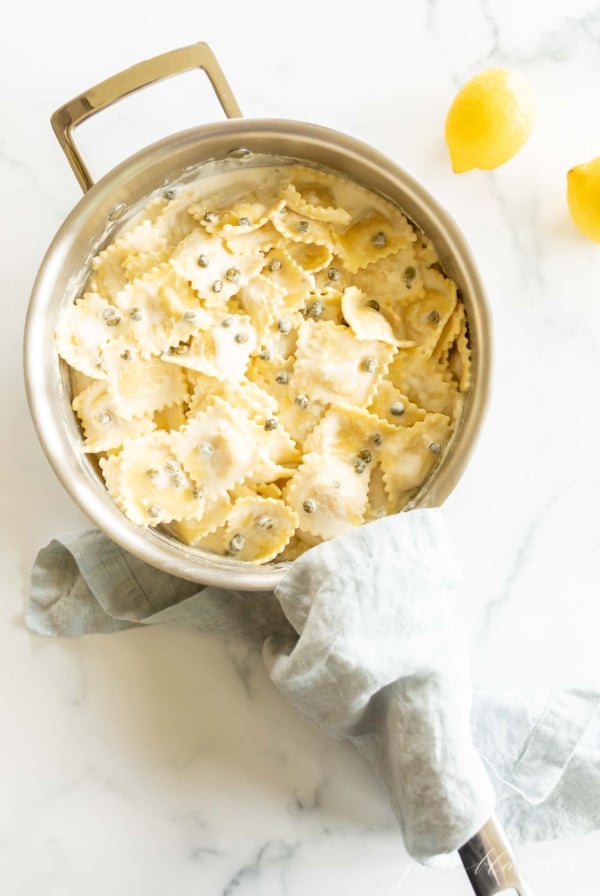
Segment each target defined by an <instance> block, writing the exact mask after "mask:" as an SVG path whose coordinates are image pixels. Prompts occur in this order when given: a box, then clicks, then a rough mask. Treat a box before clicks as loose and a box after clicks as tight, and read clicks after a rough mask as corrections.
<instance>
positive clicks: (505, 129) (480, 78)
mask: <svg viewBox="0 0 600 896" xmlns="http://www.w3.org/2000/svg"><path fill="white" fill-rule="evenodd" d="M534 119H535V102H534V97H533V91H532V89H531V86H530V84H529V82H528V81H526V80H525V78H523V76H522V75H520V74H518V73H517V72H513V71H509V70H508V69H504V68H488V69H485V71H482V72H480V73H479V74H478V75H475V77H473V78H471V79H470V81H467V82H466V84H464V85H463V86H462V87H461V89H460V90H459V91H458V93H457V94H456V96H455V98H454V101H453V103H452V105H451V106H450V109H449V110H448V115H447V117H446V143H447V145H448V149H449V151H450V159H451V161H452V168H453V170H454V171H455V172H456V173H457V174H460V173H462V172H463V171H470V170H471V169H472V168H484V169H489V168H497V167H498V166H499V165H503V164H504V163H505V162H508V160H509V159H512V157H513V156H514V155H515V154H516V153H517V152H518V151H519V150H520V149H521V147H522V146H523V145H524V143H526V141H527V139H528V138H529V135H530V134H531V131H532V128H533V122H534Z"/></svg>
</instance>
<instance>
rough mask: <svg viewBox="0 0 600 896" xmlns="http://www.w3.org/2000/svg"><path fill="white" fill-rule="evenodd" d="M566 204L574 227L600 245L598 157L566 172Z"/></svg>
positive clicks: (599, 164) (599, 174)
mask: <svg viewBox="0 0 600 896" xmlns="http://www.w3.org/2000/svg"><path fill="white" fill-rule="evenodd" d="M567 203H568V206H569V212H570V214H571V218H572V219H573V222H574V223H575V225H576V226H577V227H578V228H579V229H580V230H581V232H582V233H584V234H585V235H586V236H589V238H590V239H591V240H595V241H596V242H597V243H600V156H597V158H595V159H592V161H591V162H587V163H586V164H585V165H576V166H575V168H571V170H570V171H569V172H568V174H567Z"/></svg>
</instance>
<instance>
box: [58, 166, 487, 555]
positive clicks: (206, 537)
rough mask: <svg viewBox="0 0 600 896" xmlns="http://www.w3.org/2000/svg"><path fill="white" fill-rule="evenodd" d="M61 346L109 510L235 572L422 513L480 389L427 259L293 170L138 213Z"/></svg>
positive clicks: (206, 188)
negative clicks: (468, 400) (405, 512)
mask: <svg viewBox="0 0 600 896" xmlns="http://www.w3.org/2000/svg"><path fill="white" fill-rule="evenodd" d="M55 345H56V351H57V353H58V355H59V356H60V357H61V358H62V360H63V361H64V362H65V363H66V365H67V366H68V368H70V374H71V383H72V399H73V401H72V406H73V411H74V413H75V414H76V415H77V418H78V421H79V424H80V429H81V433H82V448H83V450H84V451H85V452H86V453H87V454H88V455H89V456H91V457H94V456H95V459H96V460H97V462H98V466H99V468H100V470H101V471H102V476H103V478H104V483H105V486H106V489H107V491H108V493H109V495H110V496H111V498H112V499H113V501H114V502H115V504H116V505H117V507H118V508H119V509H120V510H121V511H122V512H123V513H124V514H125V515H126V516H127V517H128V518H129V519H130V520H131V522H132V523H134V524H135V525H138V526H141V527H147V526H151V527H153V526H160V527H161V528H162V529H163V530H164V531H165V532H166V533H168V534H169V535H170V536H171V537H173V538H176V539H179V540H180V541H182V542H184V543H186V544H188V545H190V546H191V547H193V548H194V549H197V550H199V551H202V552H210V553H213V554H217V555H220V556H222V557H226V558H229V560H231V559H235V560H237V561H239V562H241V563H253V564H262V563H271V562H274V561H275V562H279V561H282V560H286V561H287V560H293V559H294V558H296V557H298V556H299V555H300V554H302V553H303V552H304V551H306V550H308V549H310V548H312V547H313V546H315V545H317V544H319V542H320V541H323V540H324V539H329V538H334V537H336V536H338V535H342V534H344V533H345V532H348V531H350V530H351V529H352V528H353V527H354V526H359V525H362V524H364V523H368V522H369V521H370V520H374V519H379V518H380V517H381V516H385V515H387V514H393V513H397V512H398V511H400V510H402V509H404V508H405V507H410V506H411V501H412V500H413V498H414V497H415V496H416V495H418V493H419V490H420V489H421V487H422V486H423V485H424V483H425V482H426V481H427V480H428V478H429V477H430V475H431V474H432V472H433V471H434V469H435V468H436V467H437V466H438V465H439V464H440V463H441V462H442V461H443V459H444V453H445V450H446V446H447V445H448V443H449V441H450V439H451V437H452V434H453V432H454V431H455V430H456V427H457V426H458V423H459V421H460V418H461V413H462V409H463V405H464V400H465V396H464V393H465V392H467V391H468V389H469V388H470V383H471V351H470V342H469V325H468V317H467V314H466V311H465V307H464V303H463V302H462V299H461V296H460V293H459V291H458V290H457V287H456V284H455V283H454V282H453V281H452V280H451V279H450V278H449V277H447V276H446V275H445V274H444V273H443V272H442V270H441V267H440V264H439V258H438V255H437V252H436V249H435V246H434V244H433V243H432V242H431V240H430V239H429V238H428V237H427V236H426V235H425V234H423V233H421V232H420V231H418V230H417V228H416V227H415V226H414V225H413V224H412V223H411V222H410V221H409V220H408V219H407V217H406V216H405V215H404V214H403V212H402V210H401V209H400V208H398V207H397V206H396V205H394V204H393V203H392V202H390V201H389V200H387V199H385V198H384V197H382V196H380V195H378V194H375V193H373V192H371V191H369V190H368V189H366V188H365V187H364V186H362V185H360V184H358V183H354V182H352V181H350V180H348V179H347V178H345V177H343V176H342V175H341V174H340V173H339V172H335V173H334V172H329V171H325V170H322V169H320V168H316V167H311V166H309V165H303V164H300V163H298V162H297V161H295V160H294V161H292V160H290V164H283V163H280V164H277V165H271V166H269V165H265V166H264V167H256V168H246V169H244V168H243V167H240V169H238V170H232V169H229V170H227V171H221V172H215V173H214V174H210V175H208V176H205V177H198V178H197V179H196V180H191V181H188V182H185V183H179V184H173V185H170V187H169V189H168V190H166V191H165V190H164V187H162V188H161V189H160V191H156V193H155V194H153V195H152V196H150V197H148V201H147V203H146V204H145V205H144V206H143V207H142V208H141V209H138V210H137V211H136V213H135V216H134V217H132V218H131V219H130V221H129V223H125V224H123V225H121V226H120V227H119V229H118V230H117V232H116V233H114V234H113V237H112V239H111V240H109V241H108V243H107V244H105V245H103V247H102V249H101V251H99V252H97V254H96V255H95V256H94V258H93V259H92V260H91V263H90V273H89V277H88V279H87V281H86V283H85V284H84V288H83V289H82V290H80V292H79V293H78V295H77V297H76V298H75V300H74V301H73V302H72V303H71V304H70V305H67V306H66V307H65V308H64V310H63V312H62V314H61V316H60V319H59V322H58V326H57V329H56V333H55Z"/></svg>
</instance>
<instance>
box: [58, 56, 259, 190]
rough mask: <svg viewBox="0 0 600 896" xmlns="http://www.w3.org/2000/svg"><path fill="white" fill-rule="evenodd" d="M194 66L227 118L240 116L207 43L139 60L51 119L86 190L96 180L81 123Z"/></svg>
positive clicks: (82, 95)
mask: <svg viewBox="0 0 600 896" xmlns="http://www.w3.org/2000/svg"><path fill="white" fill-rule="evenodd" d="M194 68H201V69H202V70H203V71H204V72H205V73H206V75H207V77H208V79H209V81H210V83H211V84H212V87H213V89H214V91H215V93H216V95H217V99H218V100H219V102H220V103H221V106H222V107H223V111H224V112H225V115H226V116H227V118H240V117H241V115H242V113H241V112H240V107H239V106H238V104H237V102H236V100H235V98H234V96H233V94H232V92H231V88H230V87H229V84H228V83H227V80H226V78H225V75H224V74H223V72H222V70H221V67H220V65H219V63H218V62H217V60H216V58H215V56H214V54H213V52H212V50H211V49H210V47H209V46H208V44H205V43H197V44H192V45H191V46H189V47H180V48H179V49H178V50H171V51H170V52H169V53H163V54H162V55H160V56H154V57H153V58H152V59H146V60H144V61H143V62H138V63H137V65H132V66H131V68H127V69H125V71H122V72H119V73H118V74H116V75H113V76H112V77H111V78H107V79H106V81H102V82H101V83H100V84H96V86H95V87H91V88H90V89H89V90H86V91H85V93H81V94H79V96H76V97H75V98H74V99H72V100H69V102H68V103H65V104H64V106H61V107H60V109H57V110H56V112H54V114H53V115H52V117H51V119H50V121H51V122H52V128H53V130H54V133H55V134H56V137H57V138H58V142H59V143H60V145H61V147H62V150H63V152H64V154H65V155H66V157H67V161H68V162H69V164H70V166H71V168H72V169H73V173H74V174H75V177H76V178H77V180H78V182H79V185H80V187H81V188H82V190H83V192H84V193H86V192H87V191H88V190H89V189H90V187H92V186H93V185H94V181H93V178H92V176H91V174H90V172H89V169H88V167H87V165H86V164H85V162H84V161H83V158H82V156H81V153H80V152H79V149H78V147H77V144H76V143H75V140H74V137H73V131H74V129H75V128H76V127H77V125H78V124H81V122H82V121H85V120H86V118H89V117H90V116H91V115H95V114H96V112H100V111H101V110H102V109H106V107H107V106H110V105H112V103H115V102H117V100H120V99H123V98H124V97H126V96H128V95H129V94H130V93H134V91H136V90H140V88H142V87H148V85H150V84H154V83H155V82H156V81H161V80H163V79H164V78H170V77H171V76H172V75H178V74H182V73H183V72H186V71H190V69H194Z"/></svg>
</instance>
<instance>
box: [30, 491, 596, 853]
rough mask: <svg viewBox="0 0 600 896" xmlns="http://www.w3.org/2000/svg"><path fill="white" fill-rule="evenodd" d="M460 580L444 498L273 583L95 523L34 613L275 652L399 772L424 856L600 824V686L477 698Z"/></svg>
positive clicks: (34, 601)
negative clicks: (144, 548)
mask: <svg viewBox="0 0 600 896" xmlns="http://www.w3.org/2000/svg"><path fill="white" fill-rule="evenodd" d="M432 557H435V558H436V559H435V563H432V561H431V558H432ZM458 585H459V575H458V570H457V567H456V564H455V562H454V560H453V558H452V556H451V552H450V548H449V543H448V537H447V533H446V530H445V526H444V522H443V517H442V514H441V511H439V510H434V509H427V510H414V511H411V512H408V513H401V514H398V515H396V516H392V517H387V518H384V519H382V520H378V521H376V522H372V523H369V524H368V525H365V526H362V527H359V528H357V529H355V530H353V531H352V532H350V533H349V534H348V535H345V536H343V537H340V538H337V539H335V540H333V541H330V542H324V543H323V544H320V545H318V546H317V547H315V548H313V549H311V550H310V551H308V552H307V553H306V554H304V555H303V556H301V557H300V558H299V559H297V560H296V561H294V563H293V565H292V566H291V567H290V569H289V570H288V571H287V572H286V573H285V575H284V577H283V580H282V582H281V584H280V585H279V586H278V587H277V588H276V589H275V591H274V593H271V592H262V593H260V592H259V593H241V592H237V591H227V590H223V589H219V588H214V587H202V586H199V585H197V584H194V583H192V582H189V581H186V580H183V579H180V578H177V577H174V576H171V575H167V574H166V573H163V572H161V571H159V570H157V569H155V568H154V567H151V566H149V565H148V564H146V563H143V562H142V561H141V560H138V559H137V558H135V557H133V556H131V555H129V554H127V553H126V552H125V551H123V550H122V549H121V548H119V547H118V546H117V545H115V544H114V543H113V542H112V541H110V540H109V539H108V538H106V537H105V536H104V535H102V534H101V533H99V532H97V531H95V530H93V531H87V532H83V533H76V534H73V535H66V536H64V537H61V538H57V539H55V540H54V541H52V542H51V543H50V544H49V545H48V546H47V547H45V548H43V549H42V550H41V551H40V552H39V554H38V557H37V559H36V562H35V565H34V569H33V572H32V586H31V595H30V601H29V605H28V608H27V617H26V618H27V625H28V627H29V629H30V630H31V631H33V632H36V633H39V634H44V635H55V636H68V637H75V636H78V635H82V634H85V633H88V632H114V631H118V630H121V629H126V628H130V627H132V626H136V625H156V624H160V623H165V624H169V625H175V626H181V627H184V628H190V629H195V630H198V631H201V632H205V633H208V634H212V635H217V636H220V637H223V638H242V639H244V640H245V641H246V642H252V643H254V644H256V646H257V647H261V648H262V652H263V657H264V662H265V665H266V667H267V671H268V673H269V675H270V677H271V679H272V681H273V683H274V684H275V685H276V687H277V688H279V690H280V691H281V692H282V693H283V694H284V695H285V696H286V698H287V699H288V700H289V702H290V703H291V704H292V706H293V707H294V708H295V709H296V710H297V712H298V713H299V714H300V715H301V716H302V717H303V718H304V719H307V720H308V721H310V722H312V723H313V724H315V725H316V726H317V727H318V728H320V729H321V730H322V731H324V732H326V733H327V734H329V735H332V736H334V737H343V738H347V739H348V740H350V741H351V742H352V743H353V744H354V745H355V747H356V748H357V749H358V750H359V751H360V753H362V755H363V756H364V757H366V759H367V760H368V761H369V763H370V764H371V766H372V767H373V769H374V770H375V772H376V773H377V774H378V775H379V776H380V777H381V778H382V779H383V781H384V782H385V784H386V785H387V788H388V790H389V793H390V796H391V801H392V805H393V807H394V810H395V812H396V815H397V817H398V820H399V823H400V827H401V829H402V834H403V837H404V841H405V844H406V848H407V850H408V851H409V853H410V854H411V855H412V856H414V857H415V858H417V859H419V860H425V861H427V860H428V859H430V858H431V857H433V856H437V855H440V854H442V853H448V852H452V851H453V850H455V849H456V848H458V847H459V846H461V845H462V844H463V843H465V842H466V841H467V840H468V839H469V838H470V837H471V836H472V835H473V834H475V833H476V831H478V830H479V829H480V828H481V826H482V825H483V824H484V823H485V822H486V820H487V819H488V818H489V816H490V815H491V814H492V812H493V811H494V810H495V812H496V815H497V816H498V817H499V819H500V821H501V823H502V824H503V826H504V828H505V831H506V833H507V834H508V836H509V838H510V839H511V841H512V842H513V843H514V844H517V843H523V842H527V841H533V840H543V839H549V838H554V837H561V836H568V835H573V834H583V833H587V832H589V831H591V830H594V829H596V828H598V827H600V713H599V712H598V709H599V707H600V694H598V693H594V692H591V691H584V690H551V691H548V692H544V693H539V692H535V693H531V694H523V693H522V692H519V693H518V694H514V693H509V692H502V693H499V692H478V691H475V692H472V690H471V684H470V680H469V669H468V647H467V644H466V639H465V634H464V632H463V630H462V626H461V622H460V620H459V619H458V617H457V616H456V615H455V613H454V612H453V610H452V608H451V602H452V593H453V591H454V589H455V588H457V587H458Z"/></svg>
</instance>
